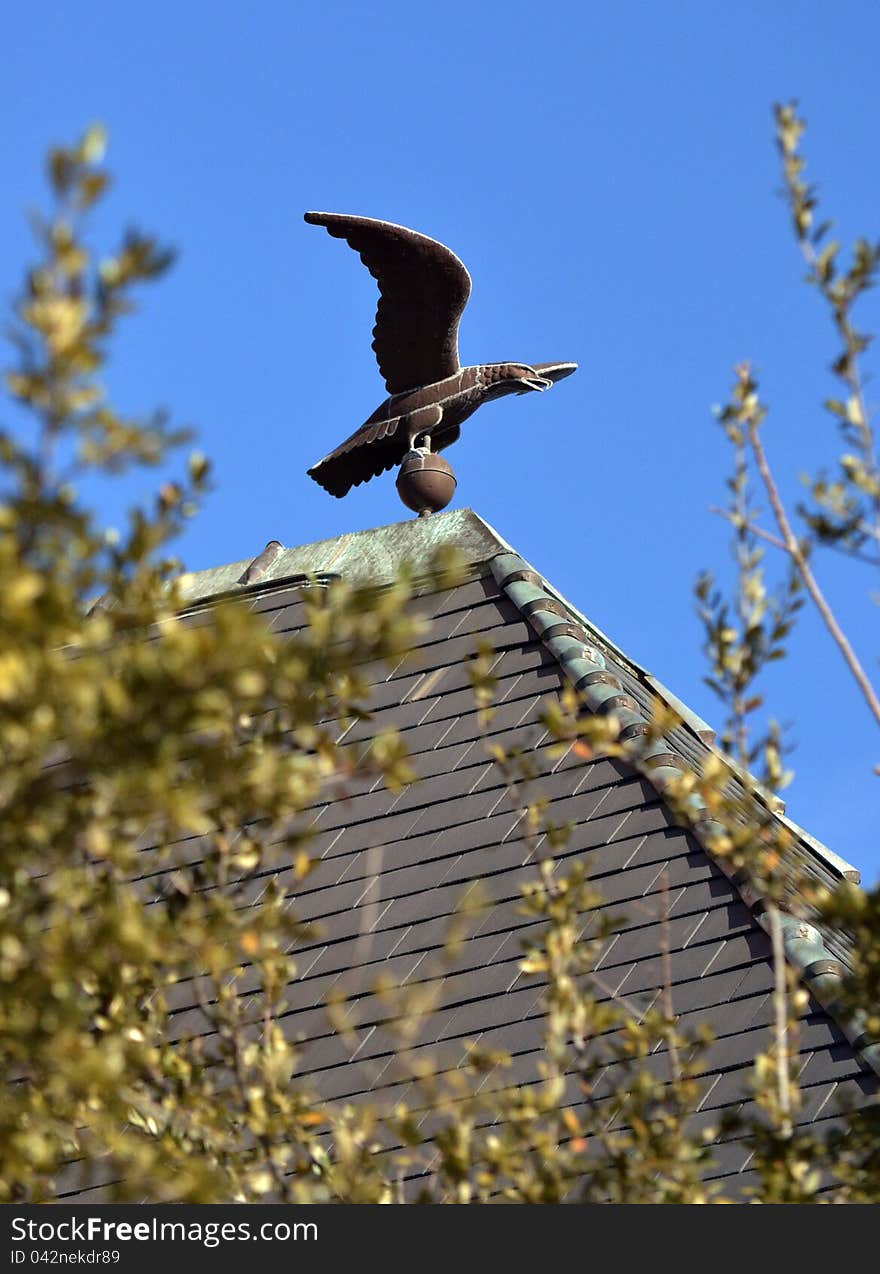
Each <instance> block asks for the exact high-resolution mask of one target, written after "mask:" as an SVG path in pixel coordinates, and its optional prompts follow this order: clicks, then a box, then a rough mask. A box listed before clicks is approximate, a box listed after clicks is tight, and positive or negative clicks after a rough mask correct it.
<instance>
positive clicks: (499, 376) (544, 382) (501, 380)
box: [485, 363, 553, 398]
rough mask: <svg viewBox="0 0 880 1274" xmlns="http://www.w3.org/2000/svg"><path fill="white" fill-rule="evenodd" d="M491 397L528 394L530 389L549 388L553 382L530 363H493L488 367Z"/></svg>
mask: <svg viewBox="0 0 880 1274" xmlns="http://www.w3.org/2000/svg"><path fill="white" fill-rule="evenodd" d="M485 370H486V372H487V373H488V375H487V377H486V379H487V380H488V382H489V394H488V396H489V397H490V398H501V397H502V396H503V395H505V394H527V393H528V392H529V391H530V390H541V389H549V388H550V386H551V385H552V384H553V381H552V380H548V378H547V377H546V376H542V375H541V374H540V372H536V371H535V369H534V367H530V366H529V365H528V363H492V364H490V365H489V366H488V367H487V368H486V369H485Z"/></svg>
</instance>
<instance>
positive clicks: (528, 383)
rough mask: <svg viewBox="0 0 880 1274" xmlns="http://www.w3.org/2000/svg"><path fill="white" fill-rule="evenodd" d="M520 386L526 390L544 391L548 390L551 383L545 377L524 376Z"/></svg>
mask: <svg viewBox="0 0 880 1274" xmlns="http://www.w3.org/2000/svg"><path fill="white" fill-rule="evenodd" d="M522 384H523V385H525V387H526V389H540V390H544V389H549V388H550V386H551V385H552V384H553V381H552V380H547V378H546V376H525V377H523V381H522Z"/></svg>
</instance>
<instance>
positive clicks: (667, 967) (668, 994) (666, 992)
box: [660, 867, 681, 1083]
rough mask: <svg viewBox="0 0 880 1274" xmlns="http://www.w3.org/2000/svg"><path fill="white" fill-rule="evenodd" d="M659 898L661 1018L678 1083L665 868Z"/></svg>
mask: <svg viewBox="0 0 880 1274" xmlns="http://www.w3.org/2000/svg"><path fill="white" fill-rule="evenodd" d="M660 897H661V900H662V902H661V906H662V913H661V917H660V956H661V959H662V968H663V987H662V991H663V999H662V1004H663V1016H664V1017H665V1018H666V1021H667V1023H668V1025H669V1027H670V1032H671V1033H670V1035H669V1039H668V1041H667V1043H668V1045H669V1070H670V1074H671V1078H672V1079H673V1080H674V1081H675V1082H676V1083H678V1081H679V1080H680V1079H681V1058H680V1057H679V1055H678V1045H677V1044H676V1042H675V1035H674V1032H672V1027H673V1024H674V1022H675V1009H674V1008H673V1004H672V957H671V954H670V943H669V872H668V871H667V869H666V868H665V867H664V868H663V871H662V872H661V873H660Z"/></svg>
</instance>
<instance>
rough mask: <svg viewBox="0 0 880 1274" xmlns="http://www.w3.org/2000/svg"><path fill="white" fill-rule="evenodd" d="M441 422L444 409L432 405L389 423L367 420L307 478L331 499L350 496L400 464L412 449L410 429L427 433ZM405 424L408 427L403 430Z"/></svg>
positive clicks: (394, 418) (393, 419) (309, 472)
mask: <svg viewBox="0 0 880 1274" xmlns="http://www.w3.org/2000/svg"><path fill="white" fill-rule="evenodd" d="M442 419H443V411H442V409H441V408H440V407H439V406H437V405H429V406H427V407H422V408H419V409H417V410H416V411H415V412H410V413H409V415H406V416H397V417H392V418H391V419H390V420H375V421H374V420H368V421H367V423H366V424H365V425H361V427H360V429H356V430H355V432H354V433H353V434H352V435H351V437H350V438H346V440H345V442H343V443H340V445H339V446H338V447H336V448H335V449H334V450H333V451H331V452H330V454H329V455H327V456H325V457H324V459H323V460H319V461H318V463H317V464H314V465H312V467H311V469H309V470H308V471H307V472H308V475H309V477H310V478H314V479H315V481H316V482H317V483H318V484H319V486H322V487H323V488H324V490H325V491H329V492H330V494H331V495H335V496H343V495H347V494H348V492H349V491H350V490H351V488H352V487H356V486H359V485H360V484H361V483H362V482H368V481H369V479H370V478H377V477H378V476H379V474H380V473H384V472H385V470H386V469H393V468H394V466H395V465H398V464H400V462H401V460H403V457H404V456H405V455H406V453H407V451H408V449H409V439H410V429H411V428H413V427H416V428H418V429H419V432H421V431H422V430H424V431H427V430H430V429H433V428H435V427H436V426H437V425H438V424H439V423H440V421H441V420H442ZM402 424H404V425H406V426H407V427H406V428H401V427H400V426H401V425H402ZM444 445H448V444H444Z"/></svg>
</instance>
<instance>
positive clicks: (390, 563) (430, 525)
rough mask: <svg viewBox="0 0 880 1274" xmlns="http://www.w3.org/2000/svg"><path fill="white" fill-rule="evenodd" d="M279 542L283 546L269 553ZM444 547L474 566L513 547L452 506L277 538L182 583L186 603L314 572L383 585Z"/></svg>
mask: <svg viewBox="0 0 880 1274" xmlns="http://www.w3.org/2000/svg"><path fill="white" fill-rule="evenodd" d="M274 545H278V548H277V549H275V550H274V552H272V553H269V552H267V550H269V548H270V546H274ZM444 545H449V546H450V547H452V548H456V549H458V551H459V552H460V553H461V554H462V555H463V557H464V559H465V561H466V563H467V564H468V566H470V567H472V568H476V567H483V566H485V565H486V564H487V563H488V562H489V560H490V559H491V558H492V557H494V556H495V555H496V554H497V553H501V552H511V551H512V550H511V548H510V546H509V545H508V544H507V542H506V541H505V540H504V539H502V537H501V536H500V535H499V534H498V533H497V532H496V531H495V530H494V529H493V528H492V527H491V526H489V524H488V522H485V521H484V520H483V519H482V518H481V517H480V516H479V515H478V514H476V513H474V511H473V510H472V509H450V510H447V511H446V512H444V513H435V514H433V515H432V516H431V517H429V518H408V519H407V520H406V521H403V522H391V523H389V524H388V525H386V526H379V527H373V528H370V529H368V530H361V531H347V532H345V533H343V534H342V535H337V536H333V537H332V538H331V539H327V540H316V541H314V542H313V543H311V544H300V545H297V546H293V547H289V548H284V547H282V546H281V545H280V543H279V541H277V540H275V541H270V544H269V545H267V546H266V549H264V550H263V553H261V554H259V555H258V557H257V558H253V557H249V558H244V559H242V560H241V561H238V562H230V563H228V564H226V565H224V566H214V567H208V568H207V569H206V570H201V571H188V572H186V573H184V574H183V575H181V576H180V577H179V578H178V581H177V582H178V586H179V588H180V591H181V599H182V601H183V603H184V605H185V606H187V607H189V606H194V605H198V604H199V603H201V602H206V601H209V600H210V599H212V598H215V597H220V596H230V595H234V594H236V593H243V592H246V591H249V590H251V589H253V588H255V587H256V588H266V587H268V586H270V585H271V586H275V585H278V584H282V583H284V582H285V581H286V580H290V579H301V580H305V579H306V578H308V577H310V576H316V577H318V578H319V579H320V577H322V576H325V577H326V576H334V575H341V576H343V577H344V578H345V579H346V580H348V582H349V583H352V584H366V585H382V584H387V583H390V582H391V581H392V580H393V578H394V576H395V575H396V573H397V571H398V569H399V567H400V566H401V564H402V563H403V562H408V563H409V564H410V566H411V567H413V569H414V570H415V572H416V574H419V573H420V572H421V571H422V570H424V571H425V573H427V571H428V568H429V566H430V563H431V559H432V558H433V555H434V553H435V552H436V550H437V549H438V548H441V547H443V546H444ZM264 555H265V556H264ZM261 559H263V560H261ZM254 568H257V569H256V570H254ZM487 569H488V568H487Z"/></svg>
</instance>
